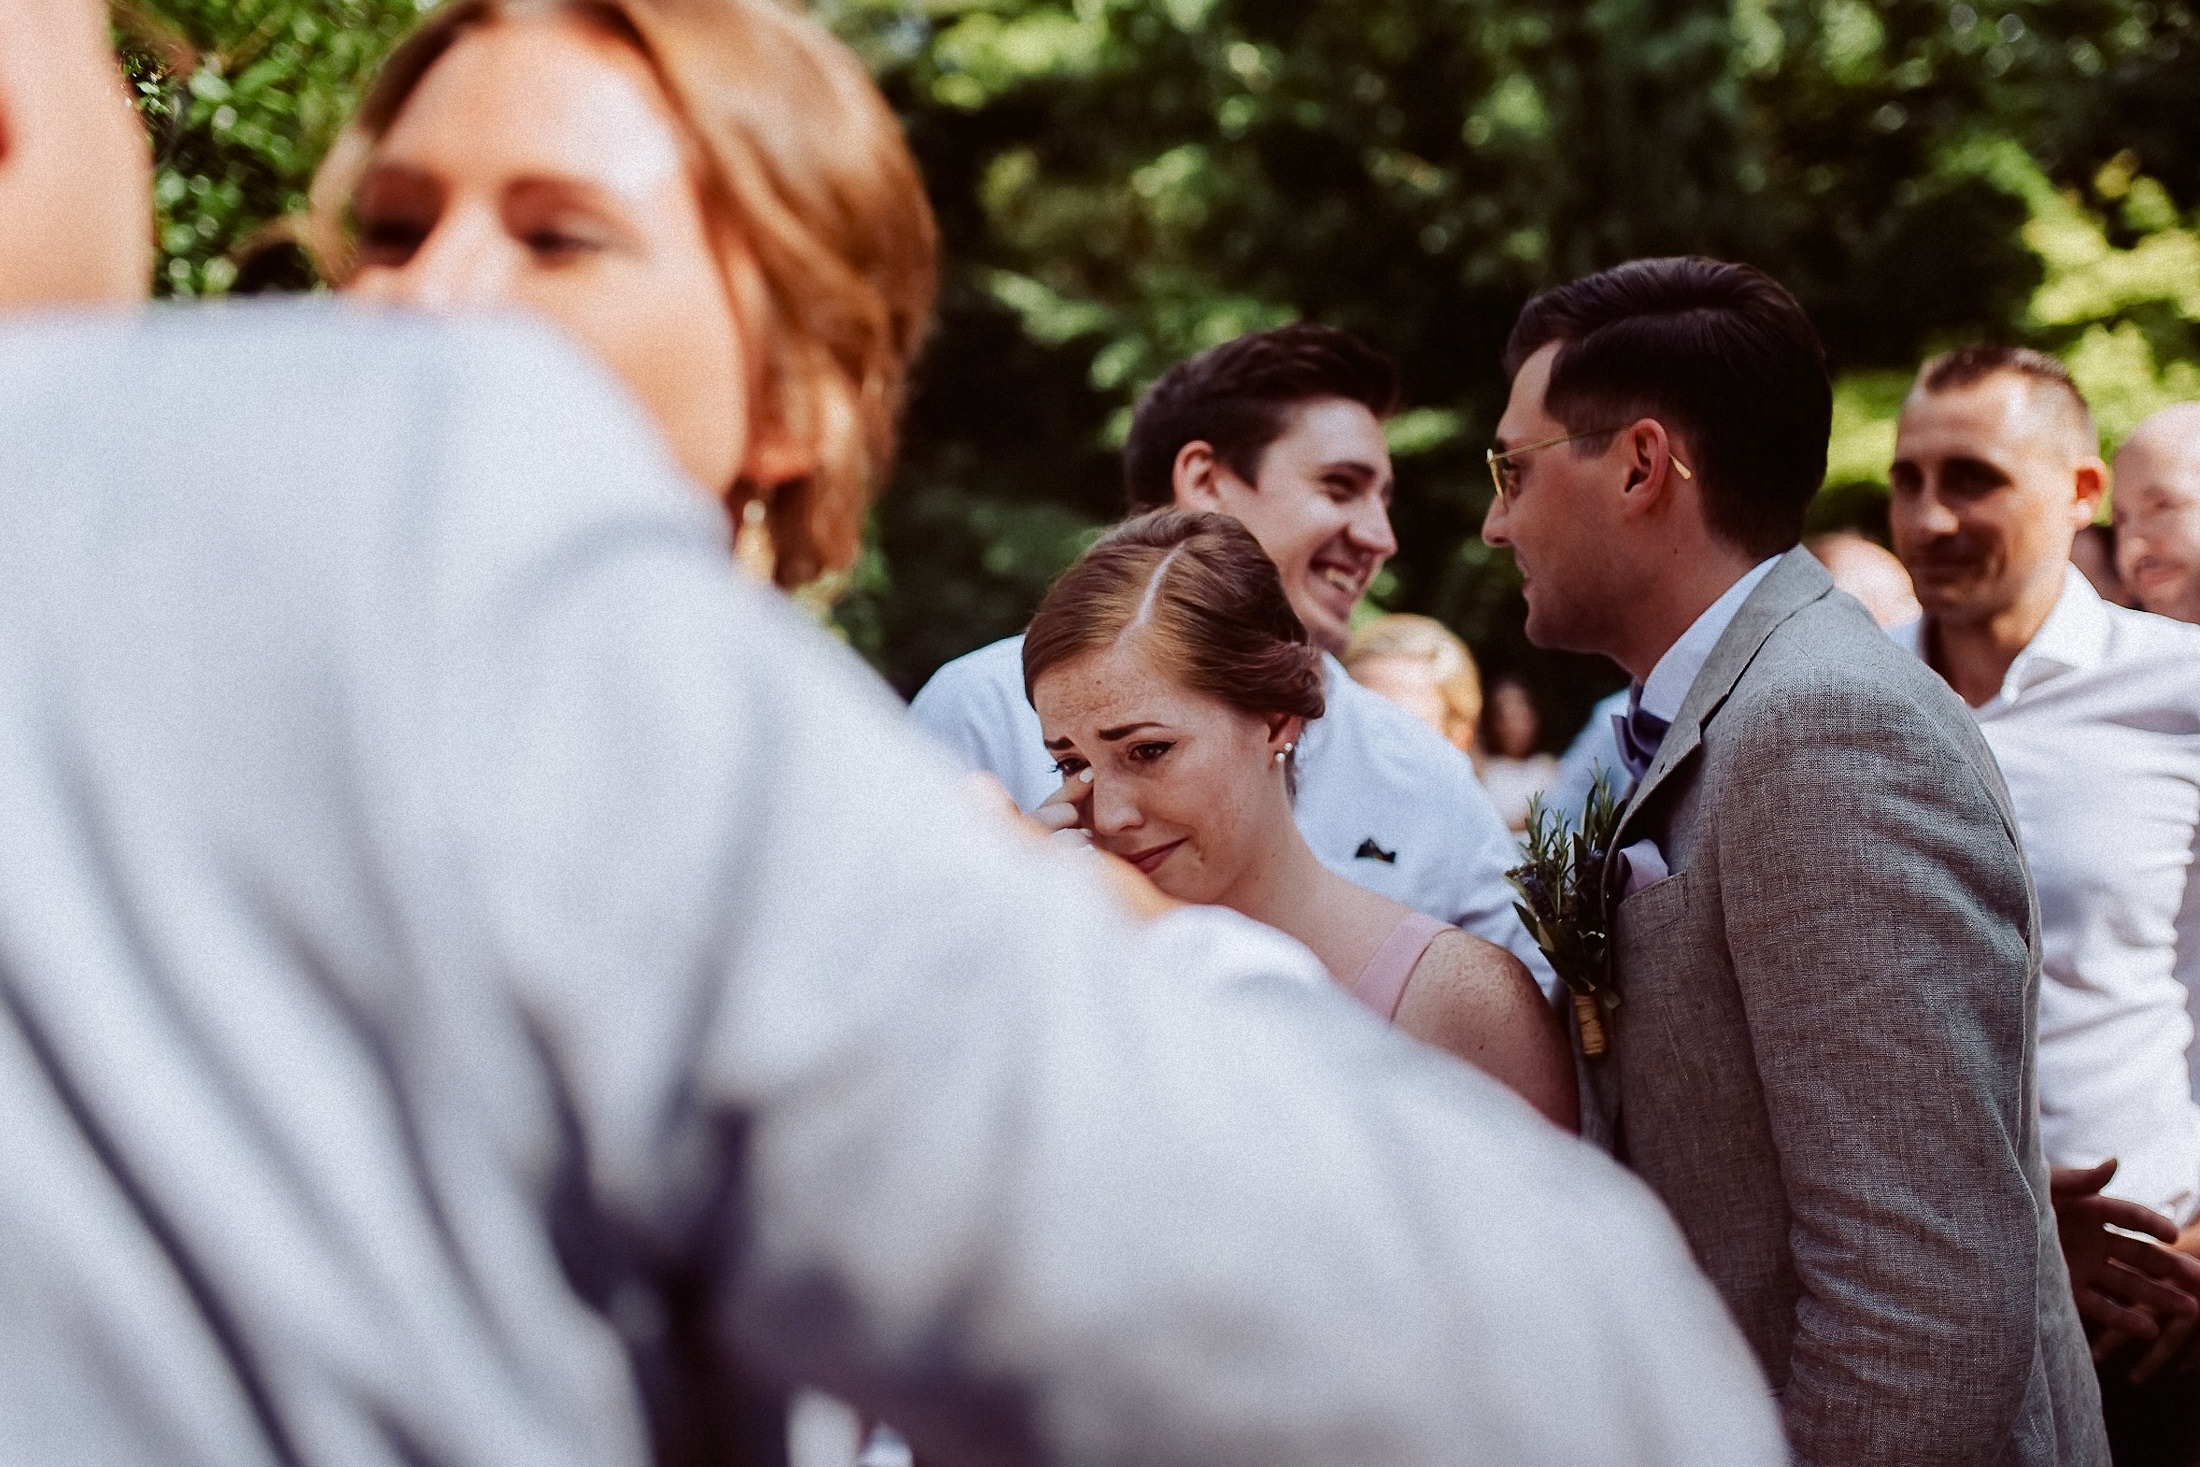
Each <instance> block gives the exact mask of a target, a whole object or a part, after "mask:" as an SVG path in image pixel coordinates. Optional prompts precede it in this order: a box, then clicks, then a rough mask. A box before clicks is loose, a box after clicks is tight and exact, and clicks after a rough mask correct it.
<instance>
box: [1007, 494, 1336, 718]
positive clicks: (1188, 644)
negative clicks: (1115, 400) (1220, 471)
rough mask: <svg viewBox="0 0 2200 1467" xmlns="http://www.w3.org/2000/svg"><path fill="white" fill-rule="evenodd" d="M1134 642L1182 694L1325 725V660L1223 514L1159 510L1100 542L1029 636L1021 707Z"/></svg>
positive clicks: (1276, 581)
mask: <svg viewBox="0 0 2200 1467" xmlns="http://www.w3.org/2000/svg"><path fill="white" fill-rule="evenodd" d="M1131 636H1136V637H1137V638H1138V639H1139V642H1140V645H1142V646H1144V647H1145V648H1146V649H1147V651H1148V652H1149V653H1150V654H1151V655H1152V657H1153V658H1154V660H1155V661H1156V662H1157V663H1159V664H1160V666H1161V667H1162V668H1163V669H1165V670H1166V671H1167V672H1169V673H1170V674H1171V675H1172V676H1174V677H1176V678H1177V679H1178V680H1179V681H1181V682H1182V683H1183V684H1184V685H1185V686H1186V687H1188V688H1190V689H1192V690H1193V691H1194V692H1197V693H1204V694H1206V695H1207V696H1209V697H1212V698H1219V699H1221V700H1222V701H1223V702H1225V703H1228V704H1229V705H1230V706H1231V707H1233V708H1236V709H1237V710H1238V711H1240V712H1242V713H1249V714H1252V715H1254V716H1255V717H1267V716H1268V715H1270V714H1274V713H1292V714H1296V715H1298V716H1299V717H1300V718H1305V719H1316V718H1319V717H1321V716H1322V708H1323V701H1322V660H1321V653H1320V652H1318V651H1316V650H1315V649H1314V646H1313V644H1312V643H1311V642H1309V641H1308V640H1307V636H1306V627H1305V626H1304V625H1303V624H1302V623H1301V622H1300V621H1299V617H1298V613H1297V612H1295V611H1293V610H1292V609H1291V602H1290V600H1289V598H1287V597H1286V596H1285V595H1284V594H1283V578H1282V577H1281V576H1279V575H1277V574H1276V566H1275V562H1273V561H1271V560H1270V559H1269V558H1268V554H1267V552H1266V551H1264V550H1262V549H1261V548H1260V542H1259V541H1258V540H1255V539H1254V538H1253V536H1252V534H1251V532H1249V531H1248V530H1247V529H1246V528H1245V527H1244V526H1243V525H1241V524H1239V523H1238V522H1237V521H1236V520H1233V519H1231V518H1229V517H1228V516H1227V515H1219V514H1195V513H1191V512H1189V511H1185V510H1176V509H1167V510H1160V511H1158V512H1156V513H1153V514H1147V515H1140V516H1139V517H1138V518H1136V519H1133V520H1126V521H1125V522H1124V523H1122V524H1120V525H1118V526H1116V527H1115V528H1114V529H1112V530H1110V531H1108V533H1107V534H1105V535H1102V536H1101V537H1100V539H1099V540H1098V541H1097V542H1095V543H1094V545H1093V547H1092V548H1091V549H1090V550H1087V551H1086V552H1085V553H1084V555H1083V556H1082V557H1080V558H1079V560H1078V562H1077V564H1075V565H1073V566H1071V567H1070V568H1069V570H1068V571H1067V572H1066V573H1064V575H1063V576H1062V578H1061V579H1060V580H1058V581H1056V582H1055V583H1054V589H1053V590H1051V591H1049V592H1048V593H1047V599H1046V600H1045V601H1044V602H1042V603H1041V604H1040V607H1039V614H1038V615H1037V616H1035V617H1033V618H1032V619H1031V627H1030V629H1029V630H1027V631H1026V632H1025V633H1024V696H1025V697H1026V698H1029V697H1030V696H1031V690H1032V689H1033V688H1034V687H1035V686H1037V684H1038V681H1039V679H1040V678H1041V677H1042V676H1043V675H1045V673H1046V672H1047V671H1048V670H1049V669H1050V668H1054V667H1059V666H1060V665H1061V664H1063V663H1065V662H1068V661H1071V660H1072V659H1074V658H1077V657H1082V656H1083V655H1084V654H1085V653H1087V652H1097V651H1100V650H1102V649H1103V648H1107V647H1112V646H1114V645H1115V644H1116V643H1118V642H1120V641H1122V640H1124V639H1125V638H1127V637H1131Z"/></svg>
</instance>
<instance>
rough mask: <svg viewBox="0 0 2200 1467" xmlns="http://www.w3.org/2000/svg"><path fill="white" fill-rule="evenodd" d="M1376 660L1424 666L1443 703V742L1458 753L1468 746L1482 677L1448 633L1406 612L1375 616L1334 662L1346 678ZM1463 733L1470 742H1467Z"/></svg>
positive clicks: (1476, 724)
mask: <svg viewBox="0 0 2200 1467" xmlns="http://www.w3.org/2000/svg"><path fill="white" fill-rule="evenodd" d="M1374 657H1396V658H1399V659H1401V660H1402V661H1406V662H1420V663H1425V664H1427V666H1428V669H1429V671H1430V673H1431V674H1432V675H1433V676H1434V677H1435V679H1436V691H1437V692H1438V693H1439V694H1440V695H1441V696H1442V697H1443V700H1444V712H1445V720H1444V721H1445V728H1444V736H1445V737H1446V738H1448V739H1450V740H1451V741H1452V742H1453V743H1455V744H1458V745H1459V747H1461V748H1466V747H1468V745H1469V744H1470V743H1472V741H1473V740H1472V735H1473V734H1474V732H1475V730H1477V729H1479V728H1480V727H1481V726H1482V675H1481V673H1479V672H1478V671H1476V670H1475V666H1474V654H1473V653H1472V652H1469V651H1468V650H1467V644H1466V643H1464V642H1462V641H1460V640H1459V638H1458V637H1457V636H1456V635H1454V634H1453V632H1452V630H1451V628H1450V627H1447V626H1445V625H1444V624H1443V623H1442V622H1440V621H1437V620H1436V619H1435V618H1433V617H1427V616H1414V615H1412V614H1411V613H1408V612H1397V613H1394V614H1392V615H1389V616H1379V617H1377V618H1375V620H1373V621H1371V622H1369V623H1368V624H1367V625H1365V626H1363V627H1361V628H1360V629H1359V630H1358V631H1356V632H1354V633H1353V634H1352V642H1351V644H1350V645H1349V646H1347V647H1346V648H1345V649H1344V655H1343V656H1342V657H1340V658H1338V659H1337V660H1338V661H1340V662H1342V663H1343V664H1344V666H1345V671H1347V672H1350V671H1352V669H1353V668H1354V667H1356V666H1357V665H1358V664H1360V663H1362V662H1365V661H1367V660H1368V659H1370V658H1374ZM1462 733H1463V734H1466V735H1468V736H1469V737H1468V738H1467V739H1466V740H1465V741H1462V740H1461V738H1460V735H1461V734H1462Z"/></svg>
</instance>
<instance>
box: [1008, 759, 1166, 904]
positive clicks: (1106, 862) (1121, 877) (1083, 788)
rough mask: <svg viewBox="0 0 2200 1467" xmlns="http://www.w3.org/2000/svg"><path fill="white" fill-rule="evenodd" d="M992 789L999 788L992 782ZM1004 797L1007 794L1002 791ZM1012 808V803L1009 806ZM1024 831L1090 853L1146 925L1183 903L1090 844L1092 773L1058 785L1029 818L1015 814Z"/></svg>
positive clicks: (1081, 773) (1080, 773)
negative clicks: (1070, 843)
mask: <svg viewBox="0 0 2200 1467" xmlns="http://www.w3.org/2000/svg"><path fill="white" fill-rule="evenodd" d="M996 788H999V785H998V782H996ZM1001 793H1002V794H1003V795H1004V796H1005V795H1006V794H1007V793H1008V791H1007V790H1006V789H1002V790H1001ZM1010 803H1011V805H1013V804H1014V802H1013V801H1011V802H1010ZM1017 819H1018V820H1019V822H1020V823H1021V824H1022V825H1023V827H1024V828H1025V829H1026V830H1029V831H1031V832H1032V833H1033V834H1035V835H1037V836H1039V837H1040V838H1041V839H1042V840H1046V841H1048V842H1050V843H1055V844H1061V843H1065V842H1074V843H1075V844H1077V845H1079V846H1082V847H1084V848H1085V849H1087V850H1089V851H1091V852H1092V854H1093V856H1094V857H1095V858H1096V859H1097V860H1098V861H1099V863H1100V874H1101V876H1102V878H1103V879H1105V880H1106V882H1107V883H1108V886H1109V889H1111V890H1112V891H1114V893H1115V895H1116V896H1117V898H1118V899H1120V900H1121V901H1122V903H1123V904H1124V905H1125V906H1127V907H1129V908H1130V909H1131V911H1132V912H1133V913H1134V914H1136V915H1137V916H1139V917H1142V918H1144V919H1145V920H1147V921H1149V922H1150V921H1152V920H1153V919H1154V918H1156V917H1159V916H1163V915H1165V914H1166V913H1169V912H1173V911H1175V910H1176V909H1177V908H1178V907H1180V906H1182V905H1183V903H1182V902H1179V901H1178V900H1176V898H1174V897H1172V896H1169V895H1168V894H1166V893H1165V892H1163V891H1162V890H1161V888H1160V887H1158V886H1155V885H1154V884H1153V883H1152V882H1151V881H1149V880H1148V879H1147V878H1146V873H1145V872H1143V871H1140V870H1139V869H1138V868H1137V867H1136V866H1133V865H1132V864H1131V863H1130V862H1128V861H1126V860H1124V859H1122V858H1121V857H1120V856H1111V855H1109V854H1108V853H1107V852H1106V851H1103V850H1101V849H1100V848H1099V847H1098V846H1096V845H1094V844H1093V843H1092V771H1091V770H1090V769H1082V770H1079V771H1078V772H1077V773H1076V774H1073V775H1071V776H1069V777H1068V778H1067V779H1065V780H1063V781H1062V787H1061V788H1060V789H1058V790H1056V791H1055V792H1054V793H1053V794H1051V795H1048V796H1047V797H1046V799H1045V800H1043V801H1042V802H1041V803H1040V805H1039V808H1038V809H1036V810H1033V811H1032V812H1031V813H1030V814H1029V815H1025V814H1023V813H1022V812H1020V811H1019V812H1018V813H1017Z"/></svg>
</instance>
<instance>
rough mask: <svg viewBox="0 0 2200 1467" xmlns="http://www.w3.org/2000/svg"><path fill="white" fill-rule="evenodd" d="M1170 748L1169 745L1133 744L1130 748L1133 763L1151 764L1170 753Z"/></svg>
mask: <svg viewBox="0 0 2200 1467" xmlns="http://www.w3.org/2000/svg"><path fill="white" fill-rule="evenodd" d="M1170 747H1171V746H1170V745H1168V744H1133V745H1131V747H1130V759H1131V763H1133V764H1151V763H1153V762H1154V761H1155V760H1156V759H1159V758H1160V757H1161V756H1162V755H1163V754H1166V753H1168V752H1169V749H1170Z"/></svg>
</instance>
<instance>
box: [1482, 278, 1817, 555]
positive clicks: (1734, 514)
mask: <svg viewBox="0 0 2200 1467" xmlns="http://www.w3.org/2000/svg"><path fill="white" fill-rule="evenodd" d="M1554 341H1555V342H1559V343H1561V345H1560V347H1559V350H1558V356H1557V359H1556V360H1555V361H1554V362H1553V363H1552V369H1551V382H1550V386H1549V388H1548V390H1547V391H1546V392H1545V394H1544V408H1545V410H1546V411H1547V412H1549V413H1550V415H1551V416H1552V417H1554V418H1556V419H1557V420H1558V421H1559V422H1561V423H1563V424H1565V425H1566V429H1567V431H1568V432H1572V433H1579V432H1584V431H1590V430H1594V429H1598V428H1603V427H1606V426H1611V427H1614V428H1617V427H1621V426H1624V425H1626V424H1628V423H1632V422H1633V421H1635V420H1636V419H1638V418H1646V417H1647V418H1656V419H1657V420H1658V421H1660V422H1662V423H1664V424H1665V426H1666V430H1667V431H1668V432H1672V433H1677V434H1679V435H1681V436H1683V437H1685V438H1686V439H1687V440H1688V446H1689V447H1690V449H1692V450H1693V452H1694V455H1695V456H1694V458H1693V459H1692V460H1685V461H1686V462H1687V463H1688V467H1689V468H1690V469H1692V470H1693V471H1694V472H1695V475H1696V482H1697V484H1698V485H1699V486H1700V487H1701V490H1702V493H1703V506H1704V518H1705V520H1706V521H1707V522H1708V523H1709V524H1710V527H1711V529H1712V530H1713V531H1714V532H1716V533H1717V534H1719V535H1720V536H1722V537H1723V538H1725V539H1726V540H1728V541H1730V542H1731V543H1733V544H1735V545H1738V546H1740V547H1741V548H1742V549H1744V550H1746V551H1748V552H1749V553H1750V554H1752V555H1760V556H1762V555H1773V554H1777V553H1778V552H1780V551H1782V550H1786V549H1788V548H1789V547H1791V546H1793V545H1794V544H1795V543H1796V541H1797V540H1799V539H1801V538H1802V533H1803V512H1804V510H1805V509H1806V508H1807V507H1808V506H1809V504H1810V500H1811V496H1812V495H1814V494H1816V493H1817V492H1818V487H1819V484H1820V483H1821V482H1822V481H1823V480H1824V479H1825V477H1826V439H1827V436H1828V435H1829V433H1830V432H1831V431H1832V426H1833V387H1832V384H1831V383H1829V382H1828V381H1827V379H1826V352H1825V347H1824V346H1823V345H1822V344H1820V342H1819V340H1818V332H1817V331H1816V330H1815V329H1814V328H1813V327H1812V326H1811V324H1810V318H1809V317H1808V316H1806V315H1804V314H1803V308H1802V307H1801V306H1799V305H1797V304H1796V303H1795V297H1793V296H1791V295H1789V294H1788V293H1787V291H1786V290H1784V289H1783V288H1782V287H1781V286H1780V283H1779V282H1778V281H1776V280H1774V279H1773V278H1772V277H1771V276H1769V275H1766V274H1765V273H1764V272H1763V271H1761V270H1754V269H1752V268H1750V267H1749V266H1747V265H1729V264H1725V263H1723V262H1721V261H1718V260H1706V259H1703V258H1701V257H1698V256H1686V257H1682V258H1677V259H1667V260H1634V261H1631V262H1629V263H1628V264H1625V265H1621V266H1618V267H1617V268H1615V269H1611V270H1606V271H1604V272H1602V273H1601V274H1597V275H1590V276H1586V277H1584V278H1583V279H1580V280H1576V281H1574V282H1572V283H1571V284H1569V285H1561V286H1559V287H1558V288H1557V289H1555V290H1551V291H1546V292H1545V293H1544V294H1542V295H1539V296H1537V297H1536V298H1535V299H1534V300H1532V301H1530V302H1528V304H1527V306H1526V307H1525V308H1524V309H1523V310H1522V311H1521V313H1520V319H1519V320H1518V321H1517V322H1515V323H1514V324H1513V331H1512V339H1511V340H1510V341H1508V342H1507V343H1506V344H1505V370H1506V372H1507V373H1509V374H1517V373H1518V372H1519V371H1520V367H1521V364H1522V363H1523V362H1525V361H1527V359H1528V358H1529V357H1531V356H1534V355H1535V354H1536V353H1537V352H1538V351H1540V350H1542V349H1543V348H1544V347H1546V346H1548V345H1550V344H1551V343H1552V342H1554ZM1605 444H1606V446H1609V444H1610V440H1609V439H1606V440H1605ZM1576 449H1577V451H1580V452H1594V451H1599V450H1597V447H1596V444H1595V443H1594V442H1593V441H1584V442H1583V443H1580V444H1577V445H1576Z"/></svg>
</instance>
